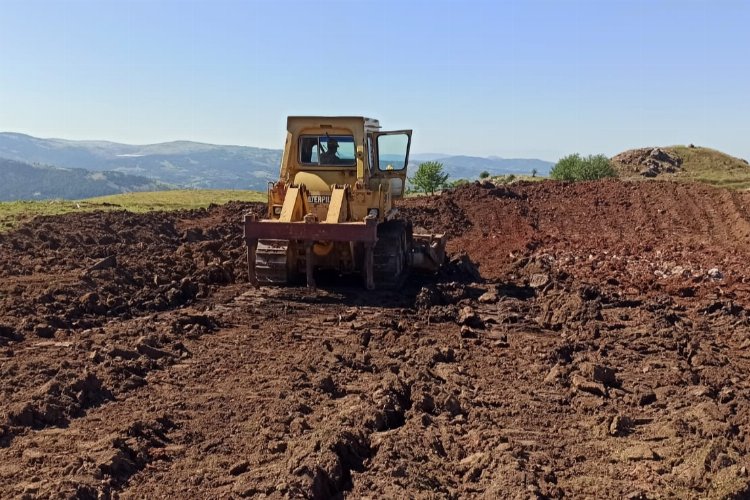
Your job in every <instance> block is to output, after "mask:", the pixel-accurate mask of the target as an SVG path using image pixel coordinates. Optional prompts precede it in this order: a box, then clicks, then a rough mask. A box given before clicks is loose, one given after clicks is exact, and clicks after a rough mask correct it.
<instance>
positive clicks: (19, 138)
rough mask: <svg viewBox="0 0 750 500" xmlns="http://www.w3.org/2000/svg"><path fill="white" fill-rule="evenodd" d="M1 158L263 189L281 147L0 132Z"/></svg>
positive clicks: (188, 182) (196, 185)
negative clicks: (133, 141) (142, 142)
mask: <svg viewBox="0 0 750 500" xmlns="http://www.w3.org/2000/svg"><path fill="white" fill-rule="evenodd" d="M0 157H4V158H10V159H13V160H18V161H22V162H27V163H43V164H47V165H55V166H57V167H64V168H84V169H88V170H94V171H115V172H120V173H123V174H130V175H139V176H146V177H150V178H152V179H156V180H158V181H161V182H164V183H168V184H174V185H178V186H181V187H191V188H213V189H229V188H232V189H238V188H239V189H265V187H266V183H267V182H268V181H269V180H271V179H274V178H276V176H277V175H278V169H279V163H280V161H281V150H273V149H261V148H252V147H245V146H219V145H214V144H203V143H198V142H190V141H174V142H166V143H161V144H149V145H142V146H139V145H130V144H120V143H116V142H107V141H69V140H65V139H40V138H37V137H32V136H29V135H24V134H15V133H7V132H6V133H0Z"/></svg>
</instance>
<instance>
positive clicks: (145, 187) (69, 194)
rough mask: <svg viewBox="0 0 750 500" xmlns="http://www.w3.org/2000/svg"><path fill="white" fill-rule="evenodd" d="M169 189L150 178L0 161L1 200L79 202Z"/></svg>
mask: <svg viewBox="0 0 750 500" xmlns="http://www.w3.org/2000/svg"><path fill="white" fill-rule="evenodd" d="M169 188H170V186H169V185H167V184H164V183H160V182H157V181H154V180H153V179H149V178H147V177H141V176H137V175H128V174H123V173H121V172H107V171H104V172H91V171H89V170H84V169H81V168H74V169H68V168H57V167H50V166H42V165H30V164H28V163H24V162H20V161H16V160H9V159H6V158H0V201H11V200H39V199H52V198H67V199H80V198H90V197H92V196H104V195H108V194H116V193H127V192H130V191H154V190H162V189H169Z"/></svg>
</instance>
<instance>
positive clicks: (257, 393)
mask: <svg viewBox="0 0 750 500" xmlns="http://www.w3.org/2000/svg"><path fill="white" fill-rule="evenodd" d="M748 206H750V199H748V195H746V194H745V193H740V192H730V191H725V190H721V189H715V188H711V187H707V186H700V185H688V184H677V183H650V182H649V183H646V182H622V181H616V180H608V181H601V182H594V183H576V184H568V183H556V182H542V183H525V184H524V183H519V184H514V185H512V186H511V187H505V186H503V187H495V186H493V185H492V184H491V183H483V184H479V183H477V184H472V185H468V186H465V187H461V188H457V189H455V190H452V191H450V192H446V193H444V194H443V195H442V196H438V197H424V198H416V199H408V200H404V201H402V202H400V204H399V209H400V211H401V213H402V215H404V214H405V215H406V216H409V217H410V218H412V219H413V220H414V221H415V222H416V225H417V226H422V227H423V228H424V229H426V230H430V231H439V232H447V233H448V234H450V235H452V239H451V240H450V243H449V250H450V252H451V259H450V261H449V263H448V265H447V266H446V267H445V268H444V269H443V270H442V271H441V273H439V274H438V275H437V276H436V277H433V278H424V277H418V276H413V277H412V279H410V280H409V281H408V282H407V283H406V285H405V286H404V287H403V288H402V289H401V290H398V291H396V292H393V291H387V292H378V291H376V292H366V291H364V290H362V289H361V288H352V287H331V288H322V289H318V290H314V291H313V290H307V289H305V288H296V287H289V288H261V289H255V288H251V287H249V286H248V285H247V284H246V283H245V277H244V268H245V263H244V248H243V246H242V238H241V234H242V227H241V220H242V214H243V212H245V211H248V210H250V211H256V212H257V211H261V210H263V207H262V205H253V204H240V203H236V204H230V205H227V206H223V207H212V208H210V209H209V210H196V211H191V212H178V213H171V214H165V213H151V214H141V215H135V214H128V213H124V212H115V213H93V214H79V215H68V216H63V217H54V218H40V219H36V220H34V221H33V222H31V223H29V224H27V225H25V226H23V227H21V228H19V230H17V231H14V232H11V233H6V234H3V235H0V381H1V382H0V391H2V392H1V393H0V394H2V398H3V404H2V405H1V406H0V461H2V463H3V465H2V467H0V497H11V498H12V497H16V496H21V497H24V496H25V497H28V498H34V497H39V498H46V497H74V498H96V497H101V498H113V497H144V498H161V497H168V496H172V497H179V498H195V497H212V498H213V497H216V498H223V497H229V498H245V497H261V496H269V497H305V498H337V497H338V498H341V497H347V496H351V497H352V498H359V497H378V498H412V497H424V496H439V497H446V498H463V497H475V496H483V497H490V498H506V497H512V498H515V497H518V498H521V497H524V498H526V497H529V496H531V497H534V498H567V497H574V498H577V497H592V498H593V497H598V496H601V492H602V491H606V492H607V494H608V496H612V497H617V498H655V497H674V498H694V497H709V498H744V497H746V496H748V495H749V494H750V477H749V476H748V472H747V471H748V467H750V460H749V459H748V457H750V439H748V436H750V408H748V405H747V404H746V401H747V400H748V398H750V384H748V383H747V382H746V378H747V377H746V374H747V371H748V370H749V369H750V361H749V360H750V308H748V307H747V304H748V303H750V285H748V283H750V274H748V271H747V266H746V261H747V258H748V253H749V252H750V213H748V211H747V209H746V207H748Z"/></svg>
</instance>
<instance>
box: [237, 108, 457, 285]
mask: <svg viewBox="0 0 750 500" xmlns="http://www.w3.org/2000/svg"><path fill="white" fill-rule="evenodd" d="M411 133H412V131H411V130H397V131H391V132H385V131H381V129H380V123H379V122H378V120H374V119H372V118H365V117H362V116H337V117H324V116H290V117H289V118H288V119H287V136H286V145H285V147H284V153H283V156H282V159H281V172H280V175H279V180H278V181H276V182H273V183H269V187H268V213H267V215H266V217H265V218H263V219H259V217H258V216H257V215H254V214H246V215H245V218H244V237H245V242H246V244H247V265H248V277H249V279H250V282H251V283H253V284H254V285H256V286H260V285H264V284H268V285H280V284H287V283H292V282H295V281H297V280H298V279H300V278H301V277H302V275H305V278H306V282H307V286H308V287H311V288H314V287H315V273H316V272H318V271H319V270H329V271H333V272H334V273H338V274H342V275H343V274H357V273H358V274H360V275H361V276H362V277H363V279H364V283H365V287H366V288H367V289H368V290H372V289H375V288H385V289H388V288H396V287H399V286H400V285H401V284H402V283H403V281H404V278H405V277H406V275H407V274H408V273H409V272H410V270H412V269H413V270H418V271H426V272H434V271H437V269H438V268H439V267H440V266H441V265H442V263H443V261H444V260H445V235H444V234H414V232H413V230H412V224H411V221H409V220H405V219H403V218H400V217H399V213H398V210H397V209H396V208H395V207H394V206H393V202H394V200H396V199H398V198H401V197H402V196H403V195H404V189H405V187H406V167H407V164H408V160H409V148H410V146H411Z"/></svg>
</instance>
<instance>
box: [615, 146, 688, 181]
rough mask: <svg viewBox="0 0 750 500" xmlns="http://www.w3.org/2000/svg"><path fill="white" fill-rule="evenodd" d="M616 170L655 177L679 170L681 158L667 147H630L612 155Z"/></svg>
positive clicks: (628, 173)
mask: <svg viewBox="0 0 750 500" xmlns="http://www.w3.org/2000/svg"><path fill="white" fill-rule="evenodd" d="M612 163H613V164H614V165H615V167H616V168H617V170H618V171H620V172H621V173H623V174H625V175H626V176H627V175H632V174H638V175H641V176H643V177H657V176H659V175H662V174H675V173H677V172H679V171H680V170H681V166H682V158H680V156H679V155H677V153H676V152H674V151H673V150H671V149H668V148H641V149H631V150H629V151H625V152H623V153H620V154H618V155H615V156H613V157H612Z"/></svg>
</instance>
